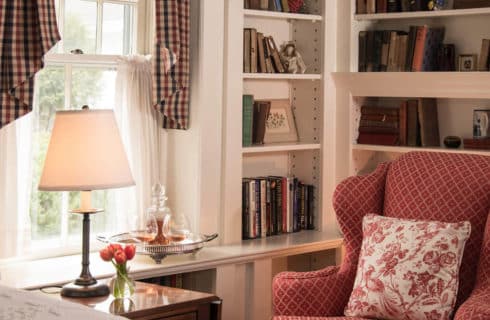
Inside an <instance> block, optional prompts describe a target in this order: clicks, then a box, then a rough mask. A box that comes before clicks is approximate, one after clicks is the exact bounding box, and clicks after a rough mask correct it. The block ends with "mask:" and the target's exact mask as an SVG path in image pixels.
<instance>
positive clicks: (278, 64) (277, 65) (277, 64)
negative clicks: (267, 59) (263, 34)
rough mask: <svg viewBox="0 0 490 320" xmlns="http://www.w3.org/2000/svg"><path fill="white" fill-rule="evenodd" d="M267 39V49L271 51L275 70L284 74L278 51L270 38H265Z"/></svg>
mask: <svg viewBox="0 0 490 320" xmlns="http://www.w3.org/2000/svg"><path fill="white" fill-rule="evenodd" d="M267 39H268V41H269V47H270V48H271V49H272V52H271V54H272V61H273V62H274V67H275V68H276V71H277V72H279V73H284V72H285V71H286V70H285V69H284V66H283V65H282V61H281V57H280V56H279V50H278V49H277V46H276V42H275V41H274V38H272V37H267Z"/></svg>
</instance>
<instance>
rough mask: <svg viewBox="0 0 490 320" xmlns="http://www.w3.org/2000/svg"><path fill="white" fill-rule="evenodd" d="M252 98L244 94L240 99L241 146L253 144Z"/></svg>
mask: <svg viewBox="0 0 490 320" xmlns="http://www.w3.org/2000/svg"><path fill="white" fill-rule="evenodd" d="M253 115H254V96H253V95H248V94H245V95H243V97H242V146H243V147H249V146H251V145H252V143H253V140H252V139H253V136H252V135H253Z"/></svg>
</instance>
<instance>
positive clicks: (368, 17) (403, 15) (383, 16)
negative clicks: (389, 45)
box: [354, 8, 490, 21]
mask: <svg viewBox="0 0 490 320" xmlns="http://www.w3.org/2000/svg"><path fill="white" fill-rule="evenodd" d="M474 15H490V8H473V9H454V10H440V11H414V12H391V13H376V14H356V15H355V16H354V19H355V20H357V21H376V20H396V19H417V18H442V17H458V16H474Z"/></svg>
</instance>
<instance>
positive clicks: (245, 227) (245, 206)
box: [242, 181, 250, 240]
mask: <svg viewBox="0 0 490 320" xmlns="http://www.w3.org/2000/svg"><path fill="white" fill-rule="evenodd" d="M249 192H250V190H249V187H248V181H243V182H242V239H244V240H245V239H248V237H249V227H250V225H249V217H248V216H249V214H250V212H249V202H250V199H249Z"/></svg>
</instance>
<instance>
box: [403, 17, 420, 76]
mask: <svg viewBox="0 0 490 320" xmlns="http://www.w3.org/2000/svg"><path fill="white" fill-rule="evenodd" d="M416 40H417V27H416V26H410V28H409V31H408V43H407V56H406V57H405V68H404V71H407V72H408V71H412V63H413V53H414V50H415V42H416Z"/></svg>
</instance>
